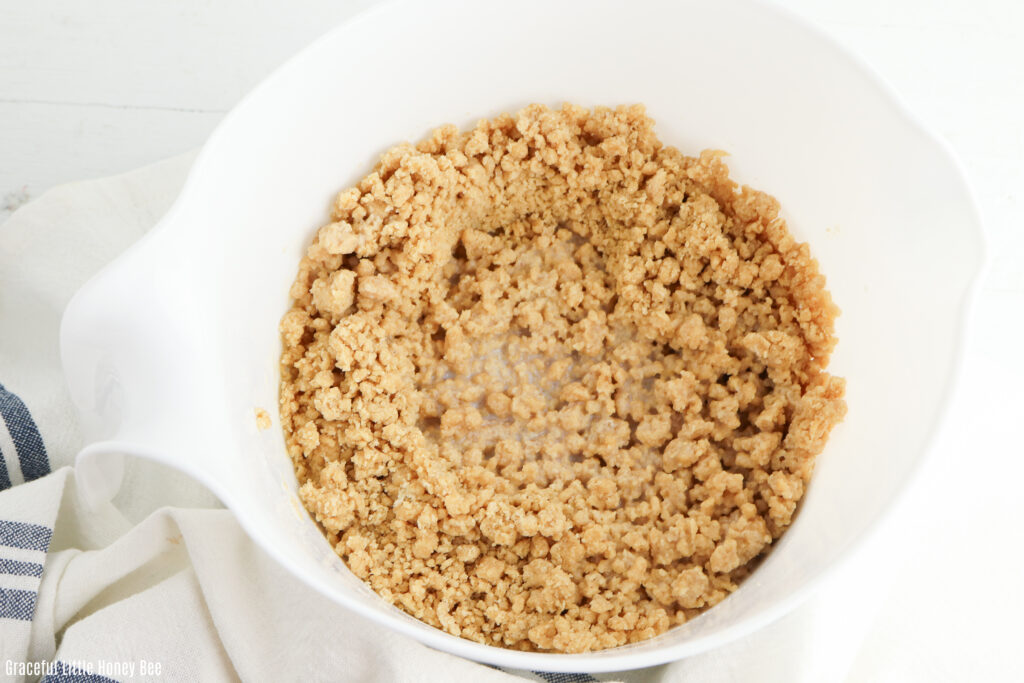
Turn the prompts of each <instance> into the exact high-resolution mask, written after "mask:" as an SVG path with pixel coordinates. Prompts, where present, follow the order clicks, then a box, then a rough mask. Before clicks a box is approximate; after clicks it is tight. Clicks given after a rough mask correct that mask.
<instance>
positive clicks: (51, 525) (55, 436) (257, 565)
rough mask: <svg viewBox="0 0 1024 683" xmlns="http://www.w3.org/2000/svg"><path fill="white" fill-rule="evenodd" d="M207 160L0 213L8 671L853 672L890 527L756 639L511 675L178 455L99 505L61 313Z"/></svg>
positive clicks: (499, 675) (0, 548) (638, 677)
mask: <svg viewBox="0 0 1024 683" xmlns="http://www.w3.org/2000/svg"><path fill="white" fill-rule="evenodd" d="M192 158H193V155H186V156H183V157H178V158H175V159H171V160H169V161H166V162H163V163H160V164H157V165H154V166H150V167H147V168H144V169H141V170H138V171H134V172H132V173H128V174H125V175H122V176H118V177H114V178H109V179H103V180H97V181H89V182H82V183H75V184H72V185H68V186H65V187H61V188H57V189H55V190H52V191H50V192H48V193H46V194H44V195H43V196H42V197H41V198H40V199H38V200H37V201H36V202H33V203H32V204H29V205H28V206H26V207H23V208H22V209H21V210H19V211H18V212H17V213H16V214H15V215H13V216H12V217H11V218H10V219H9V220H8V221H7V222H6V223H4V224H3V225H0V383H2V387H0V418H2V419H0V667H2V668H0V679H2V680H14V681H19V680H36V679H40V678H41V679H42V680H45V681H88V682H104V683H105V682H108V681H136V680H139V681H141V680H167V681H194V680H203V681H207V680H210V681H220V680H238V679H241V680H244V681H300V680H301V681H309V680H314V681H315V680H324V681H329V680H330V681H459V680H473V681H480V682H485V681H501V680H515V678H516V677H524V678H528V679H533V680H541V681H549V682H551V683H573V682H575V681H593V680H602V681H607V680H624V681H635V682H637V683H647V682H652V683H653V682H654V681H684V680H685V681H702V682H714V681H754V680H756V681H768V682H771V681H841V680H845V679H846V674H847V672H848V671H849V669H850V667H851V663H852V662H853V661H854V658H855V656H856V655H857V654H858V650H859V648H860V645H861V643H862V641H863V639H864V636H865V633H866V632H867V629H868V626H869V624H870V623H871V620H872V617H873V615H874V613H875V611H876V607H877V605H878V602H879V601H878V600H877V599H872V596H875V595H878V594H879V593H880V591H882V590H883V589H884V587H885V585H886V583H885V582H886V581H887V578H886V577H887V575H888V574H889V573H891V572H892V569H893V561H892V559H891V558H892V557H894V555H893V553H892V552H890V550H888V549H887V550H885V551H884V552H885V553H886V555H880V553H882V552H883V551H882V550H879V547H880V544H883V543H885V542H886V541H885V538H886V537H885V536H876V538H875V539H874V541H873V546H872V547H871V548H866V549H864V550H862V552H861V553H859V554H858V556H857V558H855V560H854V561H852V562H849V563H847V564H846V565H844V567H843V569H842V570H840V572H838V573H837V574H835V575H833V576H832V577H831V578H830V579H829V581H828V582H827V583H826V585H825V587H824V588H823V589H822V590H821V591H819V592H818V594H817V596H816V597H815V598H814V599H813V600H811V601H810V602H809V603H806V604H805V605H804V606H803V607H801V608H800V609H798V610H796V611H795V612H793V613H792V614H790V615H789V616H787V617H785V618H784V619H782V620H780V621H779V622H777V623H775V624H773V625H771V626H769V627H767V628H764V629H761V630H760V631H758V632H756V633H754V634H752V635H750V636H747V637H746V638H744V639H742V640H740V641H737V642H734V643H732V644H729V645H726V646H724V647H722V648H719V649H717V650H715V651H712V652H709V653H706V654H703V655H700V656H697V657H691V658H689V659H686V660H683V661H680V662H675V663H672V664H669V665H666V666H661V667H655V668H651V669H645V670H640V671H631V672H620V673H616V674H600V675H596V676H593V677H592V676H589V675H585V674H548V673H537V672H503V671H500V670H496V669H494V668H491V667H487V666H482V665H479V664H475V663H473V662H469V661H466V660H462V659H459V658H456V657H453V656H450V655H446V654H443V653H440V652H437V651H434V650H431V649H429V648H427V647H424V646H422V645H419V644H418V643H416V642H414V641H412V640H409V639H408V638H405V637H403V636H399V635H396V634H394V633H392V632H390V631H388V630H387V629H384V628H382V627H379V626H377V625H375V624H373V623H370V622H368V621H366V620H365V619H362V618H361V617H358V616H356V615H354V614H352V613H350V612H348V611H346V610H344V609H342V608H340V607H338V606H336V605H334V604H333V603H330V602H328V601H326V600H325V599H323V598H322V597H321V596H320V595H319V594H316V593H314V592H312V591H311V590H310V589H308V588H307V587H306V586H305V585H303V584H302V583H301V582H299V581H298V580H296V579H293V578H292V577H291V576H290V575H288V574H287V573H286V572H284V571H283V570H282V569H281V568H280V567H278V566H277V565H276V563H274V562H273V561H272V560H271V559H270V558H268V557H267V556H266V555H265V554H263V553H262V551H260V550H259V549H258V548H257V547H256V546H255V545H254V544H253V543H251V542H250V541H249V539H248V538H247V537H246V536H245V535H244V533H243V532H242V531H241V529H240V527H239V525H238V524H237V522H236V521H235V519H234V518H233V517H232V515H231V513H230V512H228V511H227V510H224V509H223V508H221V506H220V505H219V503H218V502H217V500H216V499H215V498H214V497H213V496H212V495H211V494H210V493H209V492H208V491H206V490H205V488H203V487H202V486H201V485H199V484H197V483H195V482H193V481H192V480H191V479H189V478H187V477H185V476H184V475H180V474H177V473H175V472H172V471H170V470H168V469H166V468H163V467H161V466H158V465H155V464H152V463H148V462H143V461H135V460H129V461H128V462H126V466H125V467H126V473H125V477H124V482H123V484H122V487H121V490H120V492H119V493H118V494H117V496H116V497H115V498H114V499H113V500H112V501H110V502H109V503H105V504H102V505H99V506H98V507H87V506H85V505H83V504H82V502H81V501H80V498H79V493H80V492H79V490H78V488H77V486H76V482H75V472H74V469H73V463H74V457H75V455H76V453H77V451H78V450H79V449H80V448H81V446H82V445H83V444H82V440H81V435H80V432H79V429H78V426H77V424H76V422H75V415H74V410H73V408H72V406H71V404H70V401H69V398H68V396H67V393H66V390H65V388H64V382H63V377H62V374H61V369H60V363H59V354H58V331H59V325H60V316H61V313H62V311H63V309H64V306H65V305H66V304H67V302H68V300H69V299H70V297H71V295H72V294H73V293H74V291H75V290H76V289H77V288H78V287H79V286H80V285H81V284H82V283H83V282H84V281H85V280H86V279H87V278H88V276H89V275H91V274H92V273H94V272H96V271H97V270H98V269H99V268H100V267H102V266H103V264H105V263H107V262H108V261H110V260H111V259H112V258H113V257H114V256H116V255H117V253H119V252H120V251H121V250H122V249H124V248H125V247H126V246H128V245H129V244H130V243H132V242H133V241H134V240H135V239H137V238H138V237H139V236H140V235H141V234H142V233H143V232H144V231H146V230H147V229H149V228H150V227H152V225H154V224H155V223H156V221H157V220H158V219H159V217H160V216H161V215H162V214H163V212H164V211H165V210H166V209H167V208H168V207H169V205H170V203H171V201H172V200H173V198H174V196H175V195H176V194H177V192H178V190H179V189H180V186H181V184H182V182H183V180H184V176H185V174H186V172H187V170H188V167H189V165H190V163H191V161H192ZM889 526H890V527H895V526H896V524H895V523H891V524H890V525H889ZM897 535H898V534H897ZM890 536H891V535H890ZM879 556H885V557H887V558H890V559H887V561H886V562H885V563H879V562H877V561H875V559H876V558H878V557H879ZM895 557H898V554H896V555H895ZM883 569H884V571H883Z"/></svg>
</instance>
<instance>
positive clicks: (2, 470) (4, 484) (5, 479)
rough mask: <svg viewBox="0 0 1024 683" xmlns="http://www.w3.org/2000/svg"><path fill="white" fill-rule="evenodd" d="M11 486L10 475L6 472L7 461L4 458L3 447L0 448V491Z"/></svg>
mask: <svg viewBox="0 0 1024 683" xmlns="http://www.w3.org/2000/svg"><path fill="white" fill-rule="evenodd" d="M9 488H11V475H10V474H9V473H8V472H7V461H6V460H4V449H2V448H0V491H3V490H4V489H9Z"/></svg>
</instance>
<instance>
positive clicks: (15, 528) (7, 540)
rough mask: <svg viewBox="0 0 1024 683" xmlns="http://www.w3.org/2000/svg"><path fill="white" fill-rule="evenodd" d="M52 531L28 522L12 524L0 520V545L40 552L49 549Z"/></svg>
mask: <svg viewBox="0 0 1024 683" xmlns="http://www.w3.org/2000/svg"><path fill="white" fill-rule="evenodd" d="M52 538H53V529H51V528H49V527H45V526H42V525H39V524H30V523H28V522H12V521H9V520H5V519H0V545H6V546H9V547H11V548H23V549H25V550H41V551H43V552H44V553H45V552H46V550H47V548H49V547H50V539H52Z"/></svg>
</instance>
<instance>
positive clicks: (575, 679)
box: [533, 671, 597, 683]
mask: <svg viewBox="0 0 1024 683" xmlns="http://www.w3.org/2000/svg"><path fill="white" fill-rule="evenodd" d="M533 673H534V675H536V676H540V677H541V678H543V679H544V680H545V681H547V683H592V682H593V681H597V679H596V678H594V677H593V676H591V675H590V674H563V673H549V672H547V671H534V672H533Z"/></svg>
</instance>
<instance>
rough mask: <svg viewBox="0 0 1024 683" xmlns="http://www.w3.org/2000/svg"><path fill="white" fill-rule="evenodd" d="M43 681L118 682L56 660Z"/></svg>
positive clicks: (65, 682) (74, 682)
mask: <svg viewBox="0 0 1024 683" xmlns="http://www.w3.org/2000/svg"><path fill="white" fill-rule="evenodd" d="M42 683H117V681H115V680H114V679H113V678H107V677H106V676H100V675H99V674H92V673H89V672H88V671H83V670H81V669H79V668H76V667H73V666H71V665H70V664H65V663H64V662H56V663H54V665H53V669H52V670H51V671H50V672H49V673H47V674H46V676H44V677H43V680H42Z"/></svg>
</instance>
